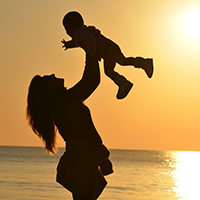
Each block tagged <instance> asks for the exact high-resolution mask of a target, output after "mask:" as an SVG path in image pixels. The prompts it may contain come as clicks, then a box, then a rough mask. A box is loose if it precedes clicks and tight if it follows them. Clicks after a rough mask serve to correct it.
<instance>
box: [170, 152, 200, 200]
mask: <svg viewBox="0 0 200 200" xmlns="http://www.w3.org/2000/svg"><path fill="white" fill-rule="evenodd" d="M172 157H173V158H174V162H172V163H171V167H172V168H173V169H174V170H173V171H171V176H172V178H173V180H174V185H175V186H174V187H173V191H174V192H175V193H176V196H177V197H179V200H199V199H200V152H172Z"/></svg>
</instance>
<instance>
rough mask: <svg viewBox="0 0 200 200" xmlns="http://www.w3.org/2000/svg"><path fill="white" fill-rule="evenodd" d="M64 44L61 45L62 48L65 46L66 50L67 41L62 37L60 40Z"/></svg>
mask: <svg viewBox="0 0 200 200" xmlns="http://www.w3.org/2000/svg"><path fill="white" fill-rule="evenodd" d="M61 42H62V43H63V44H64V45H63V46H62V48H65V49H64V50H65V51H66V50H67V49H68V47H67V41H65V40H64V39H63V40H62V41H61Z"/></svg>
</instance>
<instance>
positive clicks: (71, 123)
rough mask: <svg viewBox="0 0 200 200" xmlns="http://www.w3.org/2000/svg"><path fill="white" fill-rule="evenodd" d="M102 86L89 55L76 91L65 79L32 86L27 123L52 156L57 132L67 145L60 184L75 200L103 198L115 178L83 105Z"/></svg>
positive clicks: (40, 80)
mask: <svg viewBox="0 0 200 200" xmlns="http://www.w3.org/2000/svg"><path fill="white" fill-rule="evenodd" d="M99 82H100V72H99V65H98V62H97V61H95V60H93V59H91V57H90V56H89V55H86V66H85V70H84V74H83V76H82V78H81V80H80V81H79V82H78V83H77V84H76V85H74V86H73V87H72V88H70V89H67V88H65V87H64V79H60V78H57V77H55V75H54V74H52V75H45V76H42V77H41V76H39V75H36V76H35V77H34V78H33V79H32V81H31V83H30V86H29V91H28V98H27V119H28V122H29V125H30V126H31V128H32V130H33V131H34V133H35V134H36V135H38V136H39V137H40V138H41V139H42V140H43V142H44V145H45V149H46V150H47V151H48V152H49V153H55V151H56V145H55V136H56V128H57V129H58V131H59V133H60V135H61V136H62V138H63V139H64V140H65V142H66V151H65V153H64V154H63V156H62V157H61V159H60V161H59V164H58V166H57V182H59V183H60V184H61V185H62V186H64V187H65V188H66V189H68V190H69V191H70V192H72V196H73V199H74V200H94V199H97V198H98V197H99V195H100V194H101V192H102V191H103V189H104V188H105V186H106V184H107V182H106V180H105V178H104V176H105V175H108V174H111V173H112V172H113V170H112V164H111V162H110V160H109V159H108V157H109V151H108V150H107V148H106V147H105V146H104V145H103V143H102V139H101V137H100V136H99V134H98V132H97V130H96V128H95V126H94V124H93V121H92V118H91V115H90V111H89V109H88V107H87V106H85V105H84V104H83V102H84V100H86V99H87V98H88V97H89V96H90V95H91V94H92V93H93V92H94V90H95V89H96V88H97V86H98V84H99Z"/></svg>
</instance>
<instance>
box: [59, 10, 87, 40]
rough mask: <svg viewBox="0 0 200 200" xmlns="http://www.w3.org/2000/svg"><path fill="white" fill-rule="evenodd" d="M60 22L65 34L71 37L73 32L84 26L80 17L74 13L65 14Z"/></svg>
mask: <svg viewBox="0 0 200 200" xmlns="http://www.w3.org/2000/svg"><path fill="white" fill-rule="evenodd" d="M62 22H63V26H64V27H65V30H66V32H67V34H68V35H69V36H71V37H72V36H73V34H74V33H75V31H76V30H77V29H78V28H79V27H80V26H82V25H83V24H84V21H83V18H82V16H81V15H80V13H78V12H76V11H71V12H69V13H67V14H66V15H65V16H64V18H63V21H62Z"/></svg>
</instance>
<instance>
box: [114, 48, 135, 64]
mask: <svg viewBox="0 0 200 200" xmlns="http://www.w3.org/2000/svg"><path fill="white" fill-rule="evenodd" d="M115 59H116V62H117V63H118V64H120V65H122V66H127V65H131V66H134V65H135V58H134V57H125V56H124V54H123V53H122V52H121V51H118V52H117V53H116V54H115Z"/></svg>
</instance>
